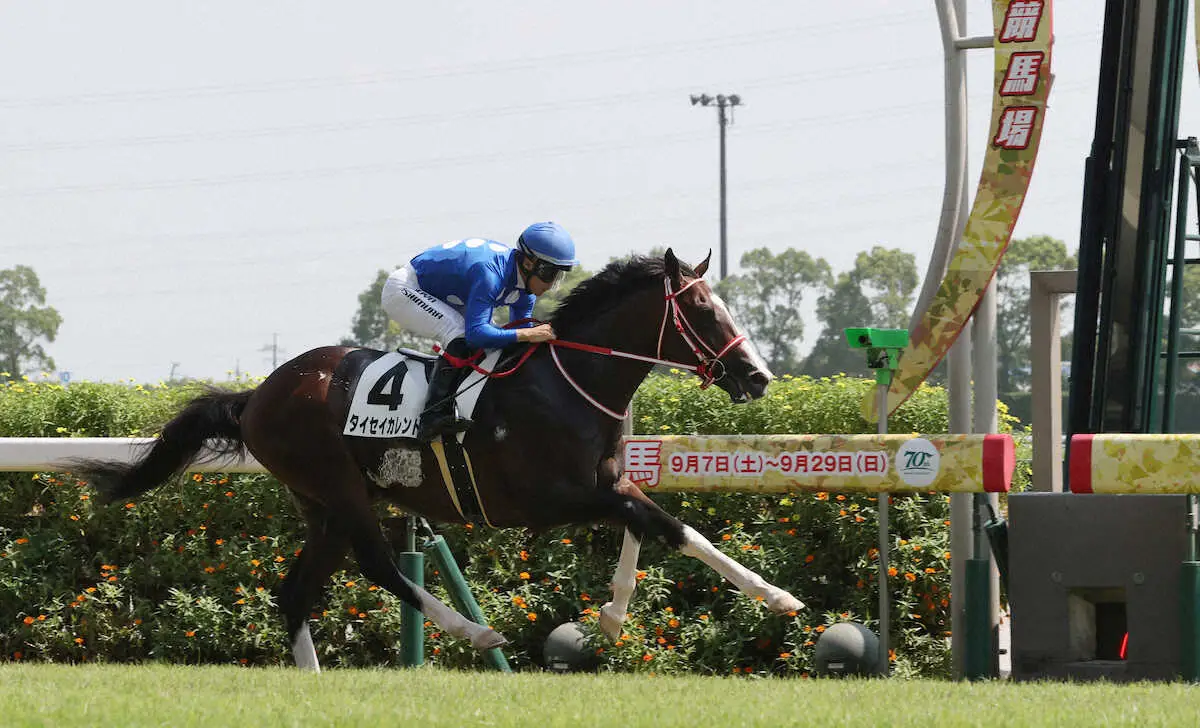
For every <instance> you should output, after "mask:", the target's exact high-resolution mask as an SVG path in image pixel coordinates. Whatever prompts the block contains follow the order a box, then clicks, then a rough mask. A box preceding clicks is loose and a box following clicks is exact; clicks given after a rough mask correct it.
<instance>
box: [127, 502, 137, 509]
mask: <svg viewBox="0 0 1200 728" xmlns="http://www.w3.org/2000/svg"><path fill="white" fill-rule="evenodd" d="M125 507H126V508H134V507H135V506H134V504H132V503H126V504H125Z"/></svg>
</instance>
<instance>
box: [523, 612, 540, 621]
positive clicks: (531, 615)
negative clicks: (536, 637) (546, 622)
mask: <svg viewBox="0 0 1200 728" xmlns="http://www.w3.org/2000/svg"><path fill="white" fill-rule="evenodd" d="M525 619H528V620H529V621H530V622H536V621H537V614H535V613H533V612H528V613H527V614H526V615H525Z"/></svg>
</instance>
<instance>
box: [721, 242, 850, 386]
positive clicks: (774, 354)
mask: <svg viewBox="0 0 1200 728" xmlns="http://www.w3.org/2000/svg"><path fill="white" fill-rule="evenodd" d="M741 265H742V269H743V272H742V273H739V274H737V275H731V276H728V277H727V278H725V280H723V281H721V282H720V283H718V284H717V286H716V288H717V292H718V293H720V294H721V295H722V296H723V297H724V298H725V299H726V300H727V301H728V303H729V305H730V306H731V307H732V308H733V309H735V310H736V312H737V318H738V320H739V321H740V322H741V323H742V324H743V325H745V327H746V329H747V331H748V333H749V334H750V338H751V340H752V341H754V343H755V344H756V345H757V346H758V347H759V349H760V351H761V352H762V354H763V356H764V357H765V358H766V360H767V364H768V365H769V366H770V367H771V371H772V372H774V373H775V374H788V373H791V374H795V373H798V371H799V368H800V360H799V349H800V342H801V341H802V340H803V338H804V321H803V320H802V319H801V317H800V315H799V313H798V312H799V309H800V303H801V302H802V300H803V298H804V294H805V292H806V291H810V290H813V289H816V291H818V292H819V291H822V290H824V289H825V288H827V287H828V286H829V285H830V282H831V278H832V274H831V272H830V269H829V264H828V263H826V262H825V260H824V259H823V258H816V259H814V258H813V257H812V256H811V255H809V254H808V253H806V252H803V251H799V250H796V249H794V248H788V249H787V250H785V251H783V252H782V253H779V254H778V255H773V254H772V253H771V251H770V250H768V249H766V248H756V249H755V250H751V251H749V252H747V253H746V254H745V255H743V256H742V260H741Z"/></svg>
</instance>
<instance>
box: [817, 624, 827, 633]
mask: <svg viewBox="0 0 1200 728" xmlns="http://www.w3.org/2000/svg"><path fill="white" fill-rule="evenodd" d="M824 631H825V625H823V624H821V625H817V633H818V634H820V633H821V632H824Z"/></svg>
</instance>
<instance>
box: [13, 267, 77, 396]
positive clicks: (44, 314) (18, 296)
mask: <svg viewBox="0 0 1200 728" xmlns="http://www.w3.org/2000/svg"><path fill="white" fill-rule="evenodd" d="M61 324H62V316H60V315H59V313H58V311H56V310H55V309H54V307H52V306H47V305H46V289H44V288H42V285H41V283H40V282H39V281H38V277H37V273H34V272H33V268H30V267H29V266H25V265H18V266H16V267H15V268H8V269H6V270H0V377H3V376H8V377H11V378H14V379H15V378H17V377H20V376H21V374H22V373H23V372H25V371H27V369H26V367H27V366H28V367H30V368H40V369H54V359H52V358H50V356H49V355H48V354H47V353H46V350H45V349H44V348H42V345H41V343H40V342H39V339H45V340H46V341H47V342H52V341H54V338H55V337H56V336H58V327H59V325H61Z"/></svg>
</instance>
